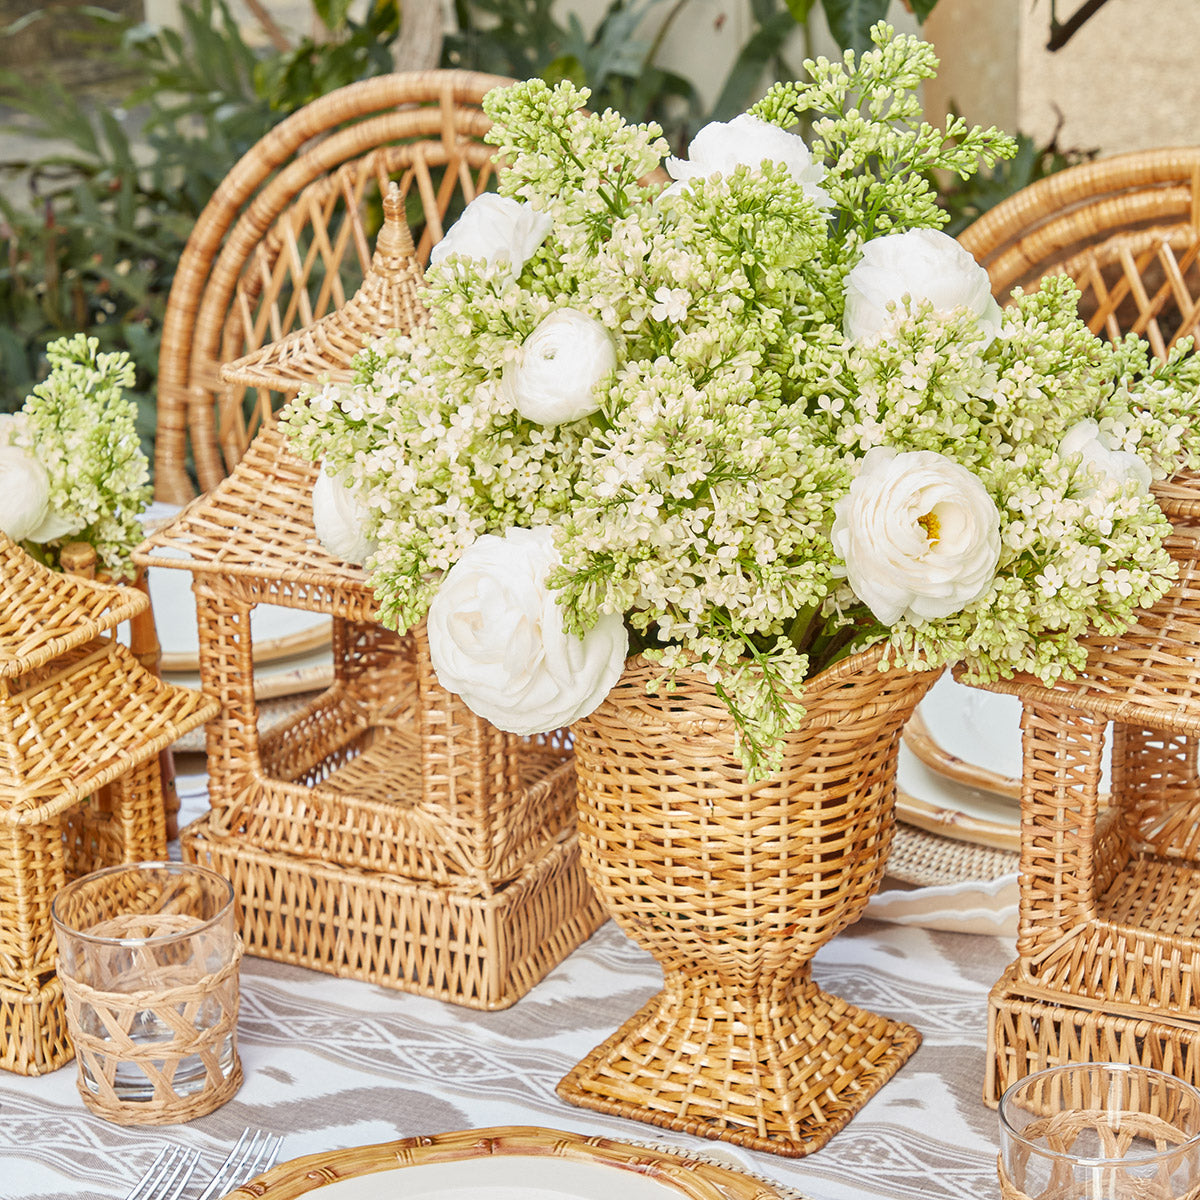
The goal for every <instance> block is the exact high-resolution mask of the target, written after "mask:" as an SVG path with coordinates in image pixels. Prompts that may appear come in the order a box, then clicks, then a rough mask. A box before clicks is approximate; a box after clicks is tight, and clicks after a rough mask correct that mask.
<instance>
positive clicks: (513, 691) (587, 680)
mask: <svg viewBox="0 0 1200 1200" xmlns="http://www.w3.org/2000/svg"><path fill="white" fill-rule="evenodd" d="M558 563H559V556H558V551H557V550H555V548H554V538H553V534H552V532H551V530H550V529H549V528H547V527H545V526H540V527H538V528H536V529H520V528H513V529H510V530H509V531H508V532H507V533H506V534H505V535H504V536H503V537H498V536H496V535H494V534H484V535H483V536H482V537H480V538H479V539H478V540H477V541H475V542H474V543H473V544H472V545H471V546H470V547H469V548H468V549H467V550H466V551H464V552H463V554H462V557H461V558H459V560H458V562H456V563H455V564H454V566H452V567H451V568H450V570H449V571H447V572H446V576H445V578H444V579H443V580H442V583H441V586H440V587H439V588H438V591H437V594H436V595H435V596H434V598H433V603H432V604H431V605H430V606H429V616H428V618H427V628H428V631H429V655H430V658H431V659H432V661H433V667H434V670H435V671H436V672H437V677H438V680H439V682H440V683H441V685H442V687H444V688H445V689H446V690H447V691H449V692H455V693H456V694H457V695H459V696H461V697H462V699H463V702H464V703H465V704H466V705H467V707H468V708H470V709H471V711H472V712H474V713H476V714H477V715H479V716H481V717H483V718H484V719H485V720H488V721H491V723H492V724H493V725H495V726H496V727H497V728H499V729H503V730H506V731H507V732H509V733H517V734H522V735H528V734H533V733H546V732H548V731H549V730H551V729H559V728H561V727H562V726H564V725H570V724H571V722H572V721H578V720H579V719H580V718H581V717H586V716H587V715H588V713H590V712H591V711H592V710H593V709H594V708H595V707H596V706H597V705H598V704H599V703H600V702H601V701H602V700H603V699H604V697H605V696H607V695H608V693H609V691H610V690H611V689H612V686H613V684H614V683H616V681H617V679H618V677H619V676H620V674H621V671H622V670H623V669H624V666H625V655H626V653H627V651H628V648H629V641H628V635H627V634H626V632H625V623H624V621H623V620H622V618H621V617H620V615H618V614H610V615H608V616H603V617H601V618H600V620H599V621H597V623H596V625H595V626H594V627H593V628H592V629H590V630H589V631H588V632H587V634H586V635H585V636H584V637H583V638H577V637H575V636H574V635H572V634H568V633H566V632H565V631H564V629H563V622H562V610H561V609H560V608H559V606H558V602H557V601H556V600H555V598H554V595H553V593H552V592H550V591H549V590H548V589H547V587H546V576H547V575H548V574H549V572H550V571H551V570H552V569H553V568H554V567H556V566H557V565H558Z"/></svg>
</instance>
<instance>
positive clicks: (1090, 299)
mask: <svg viewBox="0 0 1200 1200" xmlns="http://www.w3.org/2000/svg"><path fill="white" fill-rule="evenodd" d="M958 240H959V241H960V242H961V243H962V245H964V246H965V247H966V248H967V249H968V250H970V251H971V253H972V254H973V255H974V256H975V258H976V259H977V260H978V261H979V262H980V263H981V264H982V265H983V266H984V267H986V268H987V271H988V275H989V276H990V277H991V280H992V291H993V293H994V295H995V296H996V298H997V299H999V300H1001V301H1004V300H1006V299H1007V298H1008V296H1009V294H1010V292H1011V291H1012V289H1013V288H1014V287H1023V288H1025V289H1026V290H1029V289H1032V288H1036V287H1037V285H1038V283H1039V282H1040V280H1042V279H1043V278H1045V277H1046V276H1047V275H1051V274H1062V273H1065V274H1067V275H1070V276H1071V278H1072V279H1074V280H1075V282H1076V283H1077V284H1078V285H1079V287H1080V290H1081V292H1082V293H1083V294H1082V297H1081V300H1080V311H1081V313H1082V314H1083V315H1084V317H1085V319H1086V320H1087V321H1088V324H1089V325H1090V327H1091V329H1092V331H1093V332H1094V333H1100V332H1104V333H1106V334H1107V335H1108V336H1109V337H1111V338H1114V339H1116V338H1119V337H1121V336H1122V335H1124V334H1125V333H1128V332H1132V333H1137V334H1141V335H1142V336H1144V337H1145V338H1147V339H1148V340H1149V342H1150V344H1151V346H1152V347H1153V349H1154V352H1155V353H1156V354H1159V355H1162V354H1165V353H1166V351H1167V349H1169V347H1170V346H1172V345H1173V344H1174V343H1175V342H1176V341H1177V340H1178V339H1179V338H1180V337H1183V336H1184V335H1186V334H1193V333H1195V332H1196V329H1197V326H1198V325H1200V262H1198V261H1197V259H1198V256H1200V147H1184V148H1180V149H1163V150H1149V151H1137V152H1135V153H1132V154H1120V155H1115V156H1113V157H1111V158H1105V159H1100V160H1098V161H1096V162H1090V163H1084V164H1081V165H1080V166H1076V167H1071V168H1069V169H1067V170H1065V171H1060V172H1059V173H1057V174H1055V175H1051V176H1049V177H1048V178H1046V179H1043V180H1040V181H1038V182H1037V183H1034V184H1031V185H1030V186H1029V187H1026V188H1023V189H1022V190H1021V191H1019V192H1017V193H1016V194H1015V195H1013V196H1011V197H1009V199H1007V200H1005V201H1003V202H1002V203H1000V204H998V205H997V206H996V207H995V208H993V209H990V210H989V211H988V212H986V213H985V214H984V215H983V216H982V217H980V218H979V220H978V221H976V222H975V223H974V224H973V225H971V226H970V227H969V228H968V229H966V230H964V231H963V233H961V234H960V235H959V239H958Z"/></svg>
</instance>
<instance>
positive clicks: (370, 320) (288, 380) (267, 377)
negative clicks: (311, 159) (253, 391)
mask: <svg viewBox="0 0 1200 1200" xmlns="http://www.w3.org/2000/svg"><path fill="white" fill-rule="evenodd" d="M421 282H422V280H421V269H420V266H419V265H418V263H417V260H416V257H415V248H414V246H413V241H412V233H411V232H410V230H409V228H408V225H407V223H406V222H405V219H404V198H403V196H402V195H401V193H400V185H399V184H397V183H396V182H395V181H392V182H391V183H390V184H389V185H388V189H387V192H386V193H385V195H384V198H383V228H382V229H381V230H380V231H379V238H378V240H377V241H376V243H375V253H374V255H373V256H372V258H371V267H370V270H369V271H368V272H367V274H366V277H365V278H364V279H363V282H362V284H361V285H360V287H359V289H358V290H357V291H356V292H355V293H354V295H353V296H351V297H350V299H349V300H347V301H346V303H345V304H343V305H342V306H341V307H340V308H338V309H335V310H334V311H333V312H331V313H329V314H327V315H326V316H324V317H322V318H321V319H320V320H319V321H315V322H313V323H312V324H311V325H304V326H301V328H299V329H297V330H295V331H293V332H292V333H290V334H288V336H287V337H285V338H281V339H280V340H279V341H276V342H268V343H267V344H266V345H264V346H262V347H260V348H259V349H258V350H255V351H252V352H251V353H250V354H248V355H246V356H245V357H243V358H240V359H238V360H237V361H236V362H232V363H228V364H226V365H225V366H224V367H222V368H221V381H222V382H223V383H225V384H241V385H243V386H245V387H253V388H259V389H266V390H267V391H274V392H278V393H280V395H290V394H292V393H295V392H298V391H299V390H300V388H301V386H302V385H304V384H306V383H312V381H313V380H315V379H323V378H329V379H339V380H345V379H348V378H349V377H350V374H351V370H350V364H351V361H352V360H353V358H354V356H355V355H356V354H357V353H358V352H359V351H360V350H361V349H362V348H363V347H364V346H369V345H370V344H371V343H372V342H374V341H375V340H376V339H378V338H380V337H382V336H383V335H384V334H386V333H388V332H389V331H391V330H393V329H411V328H412V327H413V326H414V325H416V324H418V323H419V322H421V321H423V320H424V319H425V310H424V308H423V306H422V305H421V302H420V300H418V298H417V291H418V288H419V287H420V285H421Z"/></svg>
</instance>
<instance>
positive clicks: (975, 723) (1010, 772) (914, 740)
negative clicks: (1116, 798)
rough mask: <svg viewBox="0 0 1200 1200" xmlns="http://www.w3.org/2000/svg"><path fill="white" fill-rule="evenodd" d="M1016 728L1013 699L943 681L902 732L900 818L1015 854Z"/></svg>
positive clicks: (1017, 714)
mask: <svg viewBox="0 0 1200 1200" xmlns="http://www.w3.org/2000/svg"><path fill="white" fill-rule="evenodd" d="M1020 721H1021V702H1020V701H1019V700H1018V699H1017V698H1016V697H1015V696H1002V695H998V694H997V693H995V692H985V691H981V690H979V689H978V688H971V687H966V686H964V685H963V684H961V683H957V682H956V681H955V680H954V679H953V678H952V677H951V676H950V675H949V673H947V674H945V675H943V676H942V678H941V679H939V680H938V682H937V683H936V684H934V686H933V687H932V688H931V689H930V691H929V694H928V695H927V696H926V697H925V699H924V700H923V701H922V702H921V704H920V705H919V707H918V708H917V711H916V714H915V715H914V717H913V719H912V720H911V721H910V722H909V724H908V727H907V728H906V729H905V731H904V742H903V745H902V747H901V750H900V764H899V770H898V780H897V782H898V787H899V795H898V796H897V805H896V812H897V815H898V816H899V818H900V819H901V820H902V821H904V822H906V823H907V824H909V825H912V826H915V827H916V828H918V829H922V830H926V831H927V832H930V833H936V834H939V835H940V836H942V837H944V838H950V839H954V840H957V841H961V842H969V843H973V844H975V845H979V846H988V847H991V848H993V849H997V850H1011V851H1016V850H1017V849H1019V847H1020V805H1019V800H1020V796H1021V729H1020ZM1110 746H1111V739H1110ZM1110 746H1106V749H1105V759H1104V763H1103V775H1102V783H1101V786H1102V787H1103V788H1107V786H1108V783H1107V780H1108V772H1109V753H1110Z"/></svg>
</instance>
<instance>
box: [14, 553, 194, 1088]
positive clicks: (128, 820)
mask: <svg viewBox="0 0 1200 1200" xmlns="http://www.w3.org/2000/svg"><path fill="white" fill-rule="evenodd" d="M146 603H147V601H146V596H145V595H144V594H143V593H142V592H141V591H138V590H136V589H134V588H128V587H118V586H114V585H110V584H99V583H93V582H90V581H87V580H83V579H77V578H74V577H71V576H67V575H61V574H57V573H55V572H53V571H50V570H48V569H47V568H45V567H43V566H41V565H40V564H38V563H35V562H34V561H33V560H32V559H31V558H29V557H28V556H27V555H26V554H24V552H23V551H21V550H20V548H19V547H17V546H16V545H15V544H14V543H12V542H11V541H9V540H8V539H0V664H3V670H0V1067H2V1068H4V1069H6V1070H11V1071H17V1072H20V1073H21V1074H40V1073H42V1072H44V1071H48V1070H52V1069H54V1068H56V1067H59V1066H61V1065H62V1064H63V1063H64V1062H67V1061H69V1059H70V1058H71V1055H72V1049H71V1044H70V1041H69V1039H68V1037H67V1032H66V1020H65V1008H64V1001H63V994H62V988H61V985H60V983H59V981H58V979H57V978H56V977H55V974H54V965H55V963H54V955H55V946H54V934H53V925H52V922H51V919H50V904H51V901H52V900H53V898H54V895H55V893H56V892H57V891H58V890H59V889H60V888H61V887H62V886H63V884H64V883H65V882H66V881H67V880H68V879H70V878H74V877H75V876H77V875H83V874H86V873H87V872H89V871H92V870H95V869H96V868H98V867H102V866H107V865H110V864H112V863H116V862H121V861H137V860H140V859H152V858H161V857H164V856H165V854H166V825H165V817H164V804H163V779H162V772H161V760H160V751H162V750H163V749H165V747H167V746H168V745H169V744H170V743H171V742H172V741H174V740H175V738H176V737H178V736H179V735H180V734H182V733H186V732H187V731H189V730H191V729H193V728H195V727H196V726H197V725H199V724H201V723H202V722H203V721H205V720H206V719H207V718H208V717H209V716H211V715H212V714H213V713H214V712H215V711H216V703H215V702H214V701H213V700H211V699H208V698H207V697H204V696H202V695H200V694H199V693H197V692H191V691H187V690H185V689H182V688H176V687H173V686H171V685H168V684H165V683H163V682H162V680H160V679H158V678H156V677H155V676H154V675H152V674H151V673H150V672H149V671H148V670H147V669H146V668H145V667H143V666H142V665H141V663H139V662H138V660H137V658H136V656H135V655H134V654H133V653H132V652H131V651H130V650H128V649H126V647H124V646H122V645H119V644H118V643H117V642H115V641H114V640H113V639H112V637H111V631H112V630H113V629H114V628H115V626H116V625H118V624H119V623H120V622H121V621H122V620H125V619H127V618H130V617H134V616H136V615H137V614H140V613H144V612H145V611H146Z"/></svg>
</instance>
